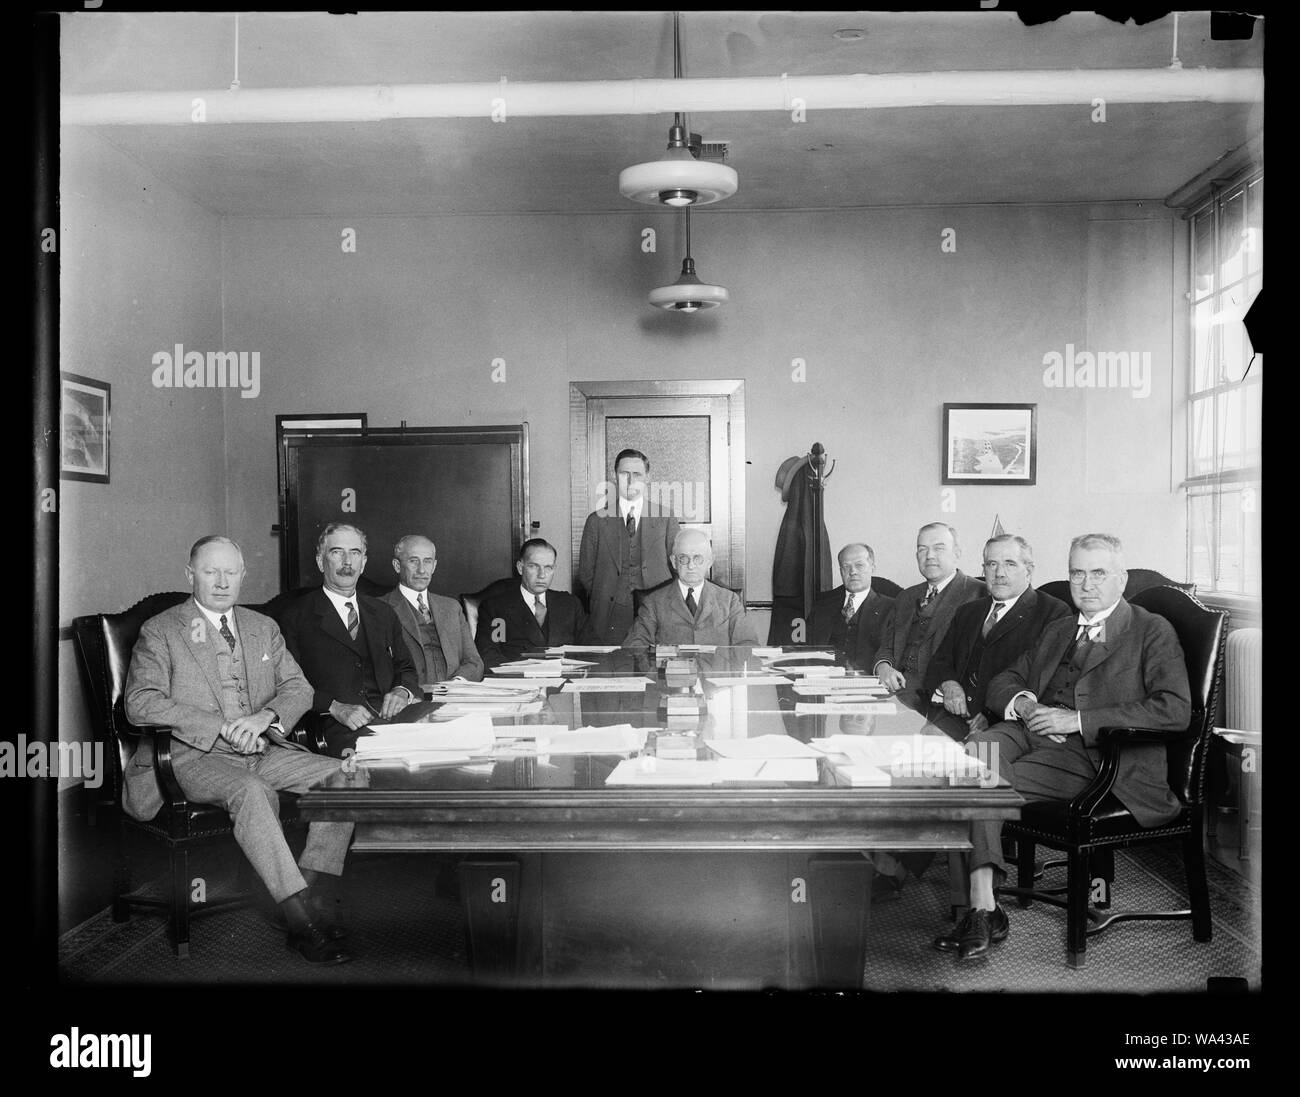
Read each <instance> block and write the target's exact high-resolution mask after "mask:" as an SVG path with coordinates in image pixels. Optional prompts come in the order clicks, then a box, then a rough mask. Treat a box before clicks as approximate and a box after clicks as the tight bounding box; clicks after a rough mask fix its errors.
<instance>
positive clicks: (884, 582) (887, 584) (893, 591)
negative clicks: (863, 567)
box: [871, 575, 903, 598]
mask: <svg viewBox="0 0 1300 1097" xmlns="http://www.w3.org/2000/svg"><path fill="white" fill-rule="evenodd" d="M871 589H872V590H874V591H875V592H876V593H877V594H883V595H885V597H887V598H897V597H898V596H899V595H900V594H902V593H903V588H902V587H900V586H899V585H898V584H897V583H895V582H894V581H893V580H892V579H886V578H884V576H881V575H873V576H872V577H871Z"/></svg>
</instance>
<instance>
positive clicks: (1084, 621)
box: [1074, 598, 1123, 640]
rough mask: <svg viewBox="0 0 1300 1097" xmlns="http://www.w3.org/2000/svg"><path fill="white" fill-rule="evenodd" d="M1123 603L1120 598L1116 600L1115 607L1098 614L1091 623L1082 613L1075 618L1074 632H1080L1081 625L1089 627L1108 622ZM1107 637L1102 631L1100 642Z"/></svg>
mask: <svg viewBox="0 0 1300 1097" xmlns="http://www.w3.org/2000/svg"><path fill="white" fill-rule="evenodd" d="M1121 601H1123V599H1120V598H1117V599H1115V605H1113V606H1108V607H1107V608H1106V609H1104V610H1102V611H1101V612H1100V613H1098V614H1097V616H1095V617H1094V618H1093V619H1092V620H1091V621H1089V620H1088V619H1087V618H1086V617H1084V615H1083V614H1082V613H1080V614H1079V616H1078V617H1076V618H1075V621H1074V631H1075V632H1078V631H1079V626H1080V625H1089V626H1092V625H1100V624H1101V623H1102V622H1103V621H1104V620H1106V618H1107V617H1109V616H1110V615H1111V614H1112V613H1114V612H1115V607H1116V606H1118V605H1119V604H1120V602H1121ZM1105 635H1106V630H1105V629H1102V630H1101V632H1100V633H1099V634H1098V636H1097V639H1099V640H1100V639H1104V638H1105Z"/></svg>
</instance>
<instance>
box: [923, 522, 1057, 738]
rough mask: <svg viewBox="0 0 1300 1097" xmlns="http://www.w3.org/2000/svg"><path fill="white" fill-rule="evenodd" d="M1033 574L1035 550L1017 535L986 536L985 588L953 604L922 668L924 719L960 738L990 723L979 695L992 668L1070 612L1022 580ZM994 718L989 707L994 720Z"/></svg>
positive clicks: (1007, 663)
mask: <svg viewBox="0 0 1300 1097" xmlns="http://www.w3.org/2000/svg"><path fill="white" fill-rule="evenodd" d="M1033 574H1034V550H1033V548H1032V547H1031V546H1030V544H1029V542H1028V541H1026V540H1025V539H1024V538H1023V537H1016V536H1013V535H1011V534H1007V535H1006V536H1003V537H993V538H991V539H990V540H989V541H988V542H986V543H985V545H984V582H985V583H986V584H987V585H988V589H989V593H988V594H987V595H985V596H984V597H983V598H977V599H976V600H975V601H974V602H967V603H966V604H965V605H964V606H959V607H958V609H957V612H956V613H955V614H954V615H953V619H952V625H951V626H949V628H948V632H947V634H946V635H945V636H944V638H943V640H942V641H941V642H940V644H939V647H938V649H937V650H936V651H935V653H934V656H933V657H932V658H931V659H930V665H929V666H928V667H927V668H926V671H925V683H924V685H923V686H922V688H921V693H922V696H925V697H928V698H930V712H929V719H930V722H931V723H932V724H934V725H935V726H936V727H939V728H942V729H943V730H944V732H945V733H946V734H948V735H949V736H951V737H952V738H953V739H956V740H957V742H959V743H960V742H964V741H965V739H966V736H967V735H969V734H971V733H972V732H976V731H983V730H984V729H985V728H986V727H988V726H989V718H988V715H987V714H986V713H985V711H984V697H985V694H986V693H987V691H988V686H989V682H991V681H992V680H993V676H994V675H996V674H998V673H1000V672H1001V671H1004V670H1006V669H1007V667H1009V666H1010V665H1011V664H1012V663H1014V662H1015V661H1016V659H1017V658H1019V656H1020V654H1021V653H1022V652H1024V651H1027V650H1028V649H1029V648H1031V647H1033V646H1034V644H1035V643H1036V642H1037V641H1038V637H1039V636H1040V635H1041V633H1042V631H1043V629H1044V627H1045V626H1046V625H1047V623H1048V622H1049V621H1054V620H1056V618H1058V617H1065V616H1066V615H1067V614H1069V612H1070V609H1069V607H1068V606H1067V605H1066V604H1065V603H1064V602H1061V601H1059V600H1058V599H1056V598H1053V597H1052V596H1051V595H1050V594H1043V593H1042V592H1041V591H1036V590H1034V588H1033V587H1031V586H1030V585H1029V580H1030V578H1031V577H1032V576H1033ZM936 690H937V691H938V692H939V693H940V694H941V695H942V697H941V699H937V698H936V697H935V696H934V695H935V691H936ZM998 719H1000V716H998V715H995V716H994V718H993V722H994V723H996V722H997V720H998Z"/></svg>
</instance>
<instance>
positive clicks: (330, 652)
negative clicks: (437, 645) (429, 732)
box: [280, 522, 423, 757]
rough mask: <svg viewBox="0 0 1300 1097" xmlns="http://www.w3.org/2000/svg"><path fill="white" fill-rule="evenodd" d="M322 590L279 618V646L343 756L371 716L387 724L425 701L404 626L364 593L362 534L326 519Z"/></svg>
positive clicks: (330, 743)
mask: <svg viewBox="0 0 1300 1097" xmlns="http://www.w3.org/2000/svg"><path fill="white" fill-rule="evenodd" d="M316 566H317V567H318V568H320V572H321V576H322V577H323V579H324V585H323V586H321V587H320V589H318V590H313V591H310V592H308V593H307V594H304V595H303V596H302V597H301V598H299V599H298V600H297V601H295V602H292V603H290V605H289V607H288V608H287V609H286V610H285V611H284V612H283V613H282V614H281V615H280V628H281V629H282V630H283V631H284V642H285V644H286V645H287V646H288V648H289V651H290V652H292V654H293V657H294V658H295V659H297V660H298V665H299V666H300V667H302V670H303V673H304V674H305V675H306V676H307V680H308V681H309V682H311V684H312V686H313V689H314V692H313V694H312V702H311V709H310V710H309V711H310V712H311V713H314V714H315V715H316V717H317V718H318V720H319V721H320V724H321V731H322V732H323V734H324V737H325V746H326V750H327V752H328V753H330V754H333V755H335V756H338V757H341V756H342V754H343V752H344V751H345V750H347V749H348V748H350V747H353V746H355V745H356V741H357V734H358V732H360V731H361V729H363V728H364V727H366V726H367V725H368V724H370V723H372V722H373V721H375V720H376V719H383V720H390V719H392V718H393V717H395V716H398V715H399V714H400V713H402V712H403V710H404V709H406V708H407V707H408V706H410V705H411V704H412V703H421V704H422V703H423V702H422V700H421V697H422V695H421V693H420V678H419V675H418V674H417V673H416V670H415V665H414V664H413V663H412V662H411V655H410V652H409V651H408V650H407V646H406V640H405V639H404V638H403V636H402V626H401V625H400V624H399V623H398V620H397V615H396V614H395V613H394V612H393V609H392V607H391V606H389V605H388V604H387V603H386V602H383V601H381V600H380V599H378V598H371V597H370V596H369V595H366V594H361V593H360V592H359V591H358V590H357V580H358V579H360V578H361V573H362V572H363V571H364V570H365V567H366V535H365V534H364V533H362V532H361V530H359V529H357V527H356V526H350V525H346V524H344V523H341V522H331V523H330V524H329V525H327V526H326V527H325V529H324V530H323V531H322V532H321V535H320V537H319V538H318V539H317V541H316Z"/></svg>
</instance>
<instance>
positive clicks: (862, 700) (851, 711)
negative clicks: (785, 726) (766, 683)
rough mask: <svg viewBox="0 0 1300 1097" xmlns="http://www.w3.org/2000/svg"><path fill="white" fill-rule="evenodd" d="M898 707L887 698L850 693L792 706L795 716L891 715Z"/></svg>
mask: <svg viewBox="0 0 1300 1097" xmlns="http://www.w3.org/2000/svg"><path fill="white" fill-rule="evenodd" d="M897 711H898V707H897V706H896V705H895V704H894V702H893V701H890V700H888V699H886V700H883V701H882V700H878V699H877V698H875V697H874V696H872V695H869V694H867V695H859V694H856V693H855V694H850V695H849V696H846V697H839V696H837V695H835V694H832V695H831V696H830V697H828V698H827V699H826V700H825V701H797V702H795V706H794V714H795V715H796V716H817V715H832V714H838V715H844V716H847V715H860V716H861V715H870V716H893V715H894V713H896V712H897Z"/></svg>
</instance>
